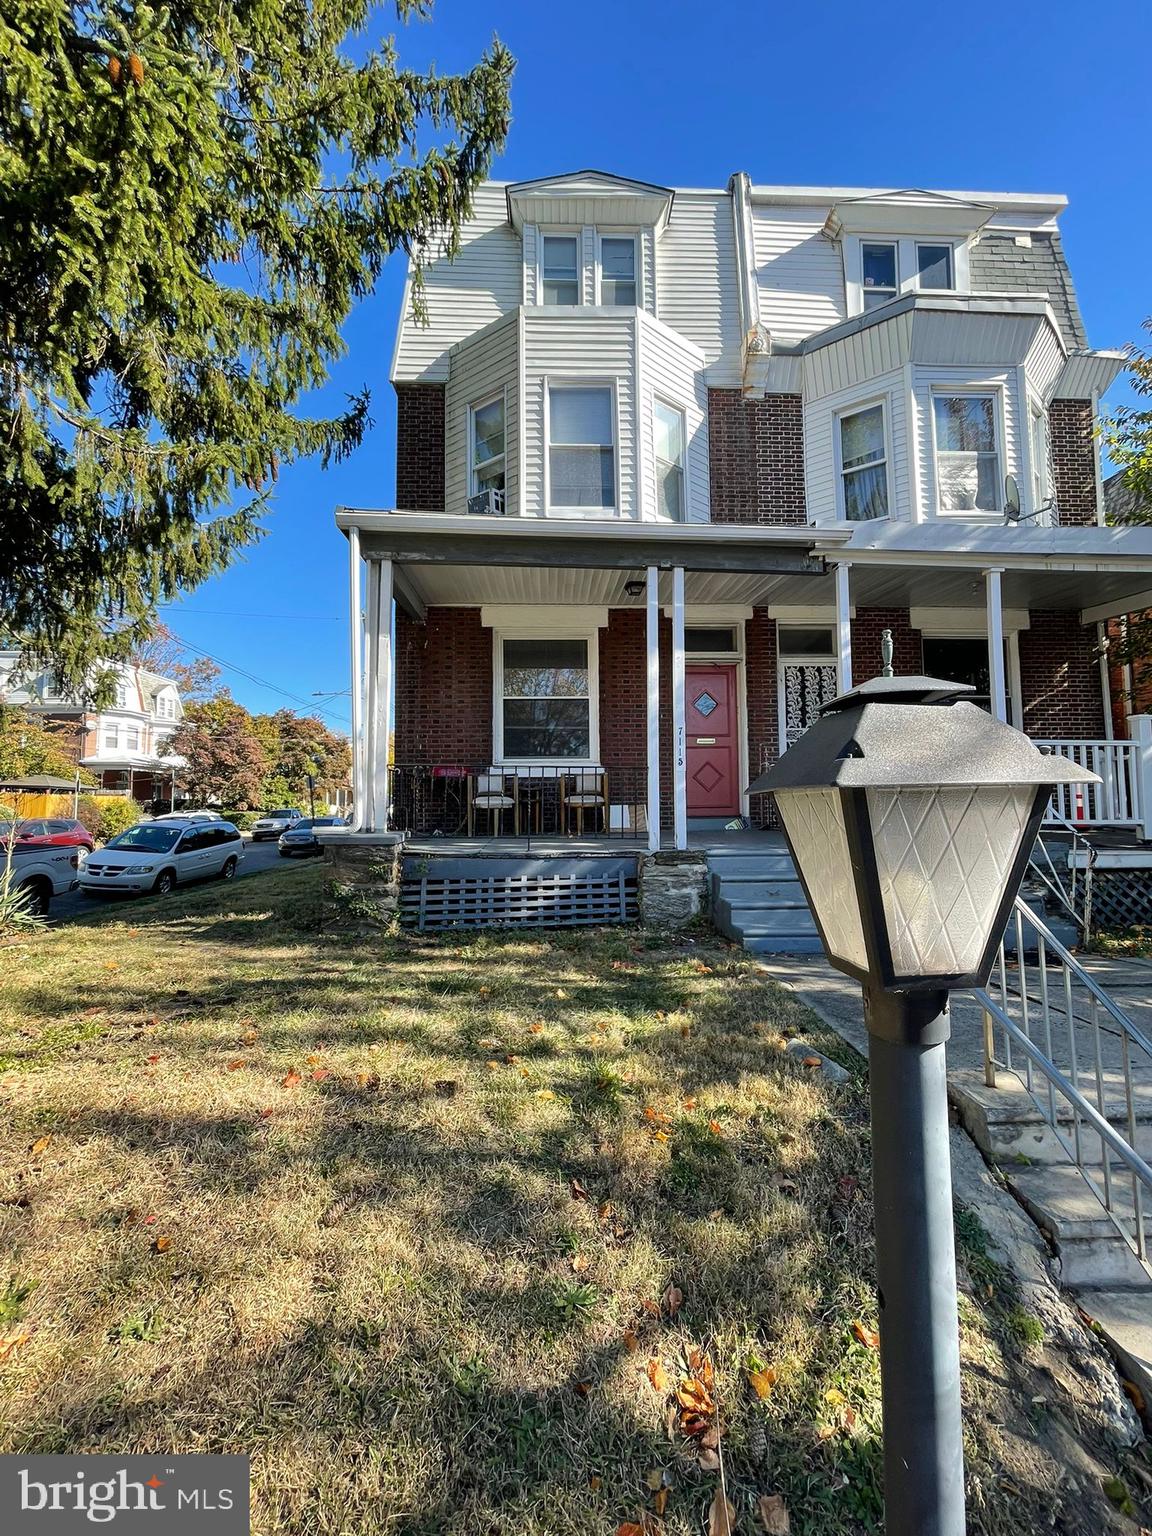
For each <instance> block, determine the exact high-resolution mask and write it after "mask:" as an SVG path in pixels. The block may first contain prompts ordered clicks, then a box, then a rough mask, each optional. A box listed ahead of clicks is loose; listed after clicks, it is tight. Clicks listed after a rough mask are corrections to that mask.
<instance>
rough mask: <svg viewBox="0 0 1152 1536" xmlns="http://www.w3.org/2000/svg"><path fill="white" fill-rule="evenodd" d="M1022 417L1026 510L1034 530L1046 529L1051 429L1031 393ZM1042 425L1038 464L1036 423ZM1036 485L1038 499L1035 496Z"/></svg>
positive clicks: (1049, 501) (1049, 519)
mask: <svg viewBox="0 0 1152 1536" xmlns="http://www.w3.org/2000/svg"><path fill="white" fill-rule="evenodd" d="M1025 416H1026V418H1027V425H1028V506H1027V509H1026V510H1027V511H1029V512H1032V513H1034V514H1036V516H1035V522H1036V526H1037V527H1048V526H1050V524H1051V522H1052V511H1051V508H1052V427H1051V423H1050V422H1049V420H1048V410H1047V407H1046V406H1045V404H1044V402H1043V400H1041V398H1040V397H1039V395H1034V394H1033V393H1032V392H1031V391H1030V390H1029V391H1027V392H1026V394H1025ZM1037 420H1039V421H1041V422H1042V423H1043V434H1044V453H1043V456H1042V458H1041V459H1040V460H1039V462H1038V461H1037V456H1036V430H1035V428H1036V422H1037ZM1037 481H1039V495H1037Z"/></svg>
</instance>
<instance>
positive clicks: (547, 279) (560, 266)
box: [540, 235, 580, 304]
mask: <svg viewBox="0 0 1152 1536" xmlns="http://www.w3.org/2000/svg"><path fill="white" fill-rule="evenodd" d="M540 279H541V287H542V290H543V302H544V303H545V304H579V302H580V241H579V237H578V236H576V235H544V236H543V238H542V240H541V252H540Z"/></svg>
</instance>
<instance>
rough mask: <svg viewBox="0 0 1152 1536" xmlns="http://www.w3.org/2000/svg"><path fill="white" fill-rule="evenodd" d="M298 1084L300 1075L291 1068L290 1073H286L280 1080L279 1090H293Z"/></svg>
mask: <svg viewBox="0 0 1152 1536" xmlns="http://www.w3.org/2000/svg"><path fill="white" fill-rule="evenodd" d="M300 1082H301V1077H300V1074H299V1072H297V1070H296V1068H295V1067H293V1068H292V1069H291V1071H289V1072H286V1073H285V1074H284V1076H283V1077H282V1078H281V1079H280V1086H281V1088H295V1087H296V1086H297V1085H298V1084H299V1083H300Z"/></svg>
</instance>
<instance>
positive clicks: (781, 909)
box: [705, 845, 821, 955]
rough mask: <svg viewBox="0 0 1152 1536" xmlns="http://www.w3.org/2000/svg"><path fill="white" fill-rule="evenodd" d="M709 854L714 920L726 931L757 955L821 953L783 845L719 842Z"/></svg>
mask: <svg viewBox="0 0 1152 1536" xmlns="http://www.w3.org/2000/svg"><path fill="white" fill-rule="evenodd" d="M705 857H706V858H707V861H708V877H709V881H710V884H711V892H712V921H713V922H714V923H715V925H716V927H717V928H718V929H719V930H720V932H721V933H722V934H724V935H725V936H726V937H727V938H729V939H732V940H733V941H734V942H735V943H737V944H741V945H743V947H744V948H745V949H746V950H748V951H749V952H750V953H752V954H754V955H814V954H819V953H820V951H821V945H820V937H819V934H818V933H817V931H816V924H815V922H814V920H813V918H812V914H811V912H810V911H809V910H808V901H807V898H806V897H805V895H804V887H803V886H802V885H801V884H800V880H799V877H798V875H797V874H796V867H795V865H794V864H793V863H792V859H791V856H790V855H789V854H788V852H787V850H786V849H785V848H784V847H783V846H781V848H780V849H779V850H778V851H772V852H768V851H765V852H764V853H759V854H750V853H740V852H737V851H734V850H731V849H729V848H725V847H723V846H720V845H718V846H716V847H712V848H709V849H707V850H706V853H705Z"/></svg>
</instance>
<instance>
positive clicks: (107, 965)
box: [104, 960, 120, 971]
mask: <svg viewBox="0 0 1152 1536" xmlns="http://www.w3.org/2000/svg"><path fill="white" fill-rule="evenodd" d="M104 969H105V970H106V971H118V970H119V969H120V962H119V960H105V962H104Z"/></svg>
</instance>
